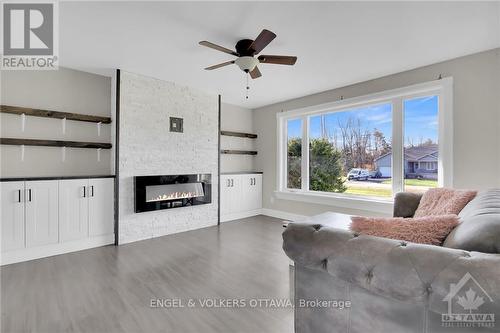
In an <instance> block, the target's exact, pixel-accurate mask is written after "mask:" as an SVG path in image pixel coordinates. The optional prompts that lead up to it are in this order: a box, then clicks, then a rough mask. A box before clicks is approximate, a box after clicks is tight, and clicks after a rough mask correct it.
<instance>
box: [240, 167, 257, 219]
mask: <svg viewBox="0 0 500 333" xmlns="http://www.w3.org/2000/svg"><path fill="white" fill-rule="evenodd" d="M253 176H254V175H251V174H249V175H241V176H240V177H241V200H240V211H241V212H248V211H250V210H252V206H253V205H252V202H251V200H252V198H251V190H252V187H253V186H252V184H253Z"/></svg>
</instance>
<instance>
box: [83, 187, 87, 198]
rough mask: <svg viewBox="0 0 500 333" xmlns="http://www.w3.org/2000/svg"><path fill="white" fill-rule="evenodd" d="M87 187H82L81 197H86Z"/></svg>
mask: <svg viewBox="0 0 500 333" xmlns="http://www.w3.org/2000/svg"><path fill="white" fill-rule="evenodd" d="M86 188H87V186H84V187H83V197H84V198H86V197H87V190H86Z"/></svg>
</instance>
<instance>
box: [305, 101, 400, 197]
mask: <svg viewBox="0 0 500 333" xmlns="http://www.w3.org/2000/svg"><path fill="white" fill-rule="evenodd" d="M391 137H392V105H391V104H390V103H385V104H380V105H371V106H366V107H361V108H355V109H349V110H342V111H337V112H330V113H323V114H320V115H316V116H311V117H310V119H309V190H310V191H321V192H335V193H346V194H354V195H361V196H375V197H388V198H390V197H391V196H392V185H391V178H390V177H391V176H390V168H391V164H392V163H391V161H392V157H391V154H390V151H391ZM382 172H383V173H382Z"/></svg>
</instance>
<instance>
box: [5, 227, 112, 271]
mask: <svg viewBox="0 0 500 333" xmlns="http://www.w3.org/2000/svg"><path fill="white" fill-rule="evenodd" d="M114 242H115V235H114V234H110V235H103V236H96V237H92V238H86V239H81V240H77V241H72V242H65V243H58V244H51V245H45V246H39V247H33V248H28V249H21V250H15V251H9V252H5V253H2V255H1V265H2V266H3V265H9V264H14V263H17V262H22V261H28V260H34V259H40V258H45V257H51V256H55V255H58V254H64V253H69V252H75V251H81V250H86V249H91V248H94V247H99V246H104V245H109V244H113V243H114Z"/></svg>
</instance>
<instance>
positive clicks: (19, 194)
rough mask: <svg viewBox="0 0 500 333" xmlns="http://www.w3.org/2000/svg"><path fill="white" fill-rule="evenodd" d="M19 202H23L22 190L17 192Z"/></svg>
mask: <svg viewBox="0 0 500 333" xmlns="http://www.w3.org/2000/svg"><path fill="white" fill-rule="evenodd" d="M17 202H21V190H17Z"/></svg>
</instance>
